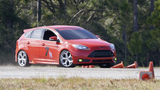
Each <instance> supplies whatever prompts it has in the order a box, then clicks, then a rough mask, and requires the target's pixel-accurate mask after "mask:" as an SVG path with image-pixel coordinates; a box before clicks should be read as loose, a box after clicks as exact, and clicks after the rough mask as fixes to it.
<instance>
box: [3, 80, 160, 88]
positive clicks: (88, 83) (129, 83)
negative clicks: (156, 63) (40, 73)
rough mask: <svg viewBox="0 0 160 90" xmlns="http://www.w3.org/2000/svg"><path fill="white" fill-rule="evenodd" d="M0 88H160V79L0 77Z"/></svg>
mask: <svg viewBox="0 0 160 90" xmlns="http://www.w3.org/2000/svg"><path fill="white" fill-rule="evenodd" d="M0 90H160V80H148V81H140V80H137V79H122V80H118V79H113V80H111V79H94V78H90V79H85V78H78V77H73V78H63V77H59V78H56V79H55V78H31V79H0Z"/></svg>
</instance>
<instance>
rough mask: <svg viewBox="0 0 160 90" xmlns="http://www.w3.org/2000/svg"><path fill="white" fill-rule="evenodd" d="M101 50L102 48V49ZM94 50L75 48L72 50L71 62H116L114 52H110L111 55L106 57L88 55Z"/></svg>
mask: <svg viewBox="0 0 160 90" xmlns="http://www.w3.org/2000/svg"><path fill="white" fill-rule="evenodd" d="M102 51H103V50H102ZM93 52H95V50H88V51H87V50H77V51H72V52H71V53H72V59H73V64H81V65H83V64H93V65H94V64H95V65H96V64H106V63H115V62H116V60H117V59H116V53H115V52H114V53H112V54H113V55H112V56H107V57H90V55H91V54H92V53H93Z"/></svg>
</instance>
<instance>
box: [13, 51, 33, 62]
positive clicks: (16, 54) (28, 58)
mask: <svg viewBox="0 0 160 90" xmlns="http://www.w3.org/2000/svg"><path fill="white" fill-rule="evenodd" d="M20 51H25V52H26V54H27V57H28V60H30V59H29V56H28V52H27V50H25V49H19V50H18V51H17V53H16V58H15V61H16V62H18V60H17V57H18V53H19V52H20Z"/></svg>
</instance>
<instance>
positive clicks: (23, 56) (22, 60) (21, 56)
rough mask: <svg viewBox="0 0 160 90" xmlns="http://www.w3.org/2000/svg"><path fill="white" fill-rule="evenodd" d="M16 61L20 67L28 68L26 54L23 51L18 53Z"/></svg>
mask: <svg viewBox="0 0 160 90" xmlns="http://www.w3.org/2000/svg"><path fill="white" fill-rule="evenodd" d="M17 61H18V64H19V66H21V67H26V66H30V64H29V60H28V56H27V53H26V52H25V51H23V50H21V51H19V52H18V55H17Z"/></svg>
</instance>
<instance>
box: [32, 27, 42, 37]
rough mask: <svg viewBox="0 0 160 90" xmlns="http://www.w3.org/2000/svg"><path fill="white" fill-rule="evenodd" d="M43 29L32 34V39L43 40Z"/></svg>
mask: <svg viewBox="0 0 160 90" xmlns="http://www.w3.org/2000/svg"><path fill="white" fill-rule="evenodd" d="M42 33H43V29H36V30H34V31H33V32H32V34H31V38H33V39H42Z"/></svg>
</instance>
